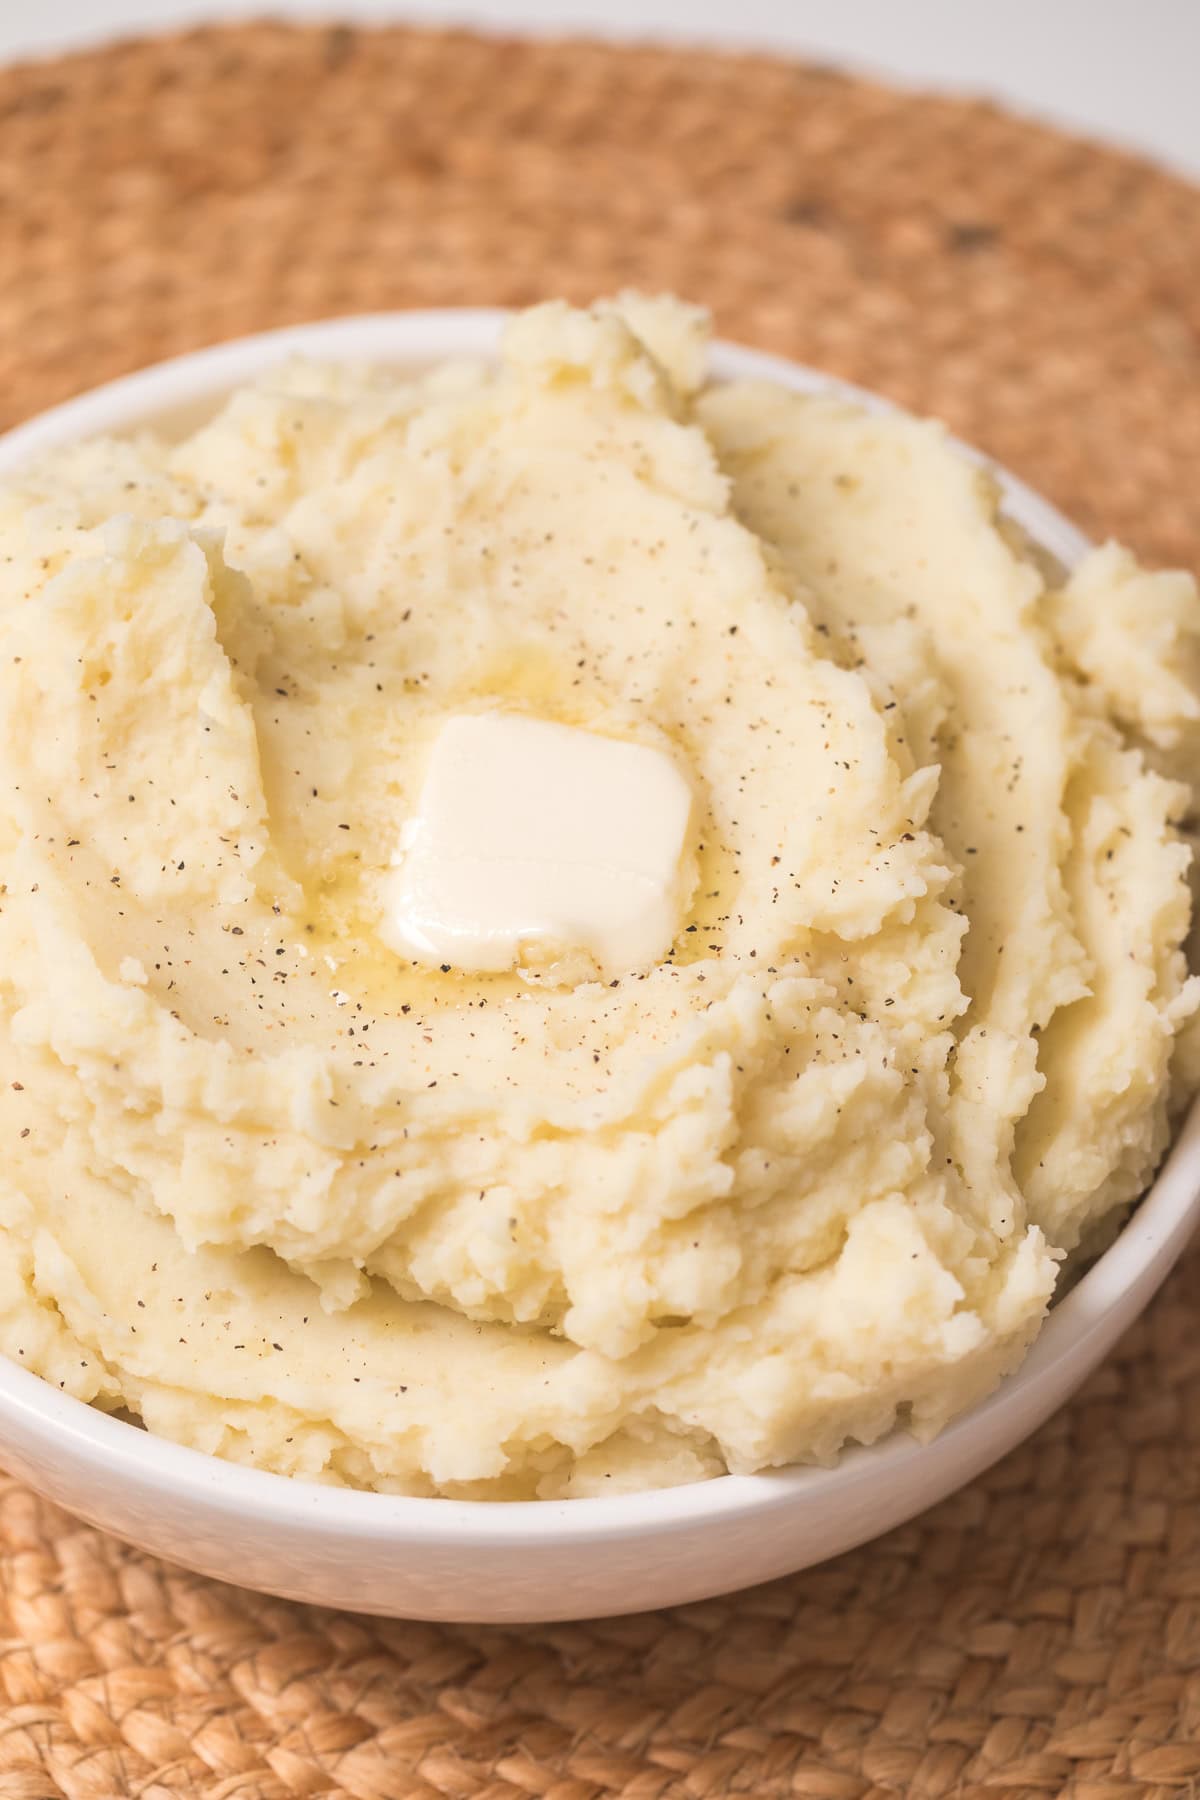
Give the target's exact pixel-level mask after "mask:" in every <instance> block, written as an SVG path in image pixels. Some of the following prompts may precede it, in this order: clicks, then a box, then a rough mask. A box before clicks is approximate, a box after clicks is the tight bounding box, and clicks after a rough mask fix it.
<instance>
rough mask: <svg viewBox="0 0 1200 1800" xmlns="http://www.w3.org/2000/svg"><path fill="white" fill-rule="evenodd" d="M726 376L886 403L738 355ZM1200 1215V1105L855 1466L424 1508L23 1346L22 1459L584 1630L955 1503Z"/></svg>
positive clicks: (229, 1575) (285, 1544) (55, 441)
mask: <svg viewBox="0 0 1200 1800" xmlns="http://www.w3.org/2000/svg"><path fill="white" fill-rule="evenodd" d="M502 319H503V315H502V314H501V313H496V312H473V311H472V312H467V311H462V312H454V311H447V312H428V313H407V314H396V315H394V316H389V315H382V316H379V317H371V318H361V319H340V320H335V321H332V322H330V323H327V324H319V325H309V326H300V327H298V328H296V329H293V330H287V331H277V332H268V333H266V334H264V335H262V336H259V337H254V338H247V339H244V340H242V341H240V342H238V343H233V344H227V345H221V346H219V347H217V348H216V349H212V350H202V351H200V352H199V353H197V354H196V355H193V356H185V357H181V358H179V359H177V360H176V361H173V362H168V363H163V364H162V365H160V366H159V367H158V368H153V369H147V370H145V371H143V372H142V373H141V374H137V375H132V376H130V377H128V378H127V379H126V380H123V381H117V382H113V383H111V384H110V385H109V386H107V387H103V388H99V389H97V390H96V391H95V392H93V393H90V394H85V395H83V396H82V397H81V398H80V399H77V400H72V401H69V402H68V403H67V404H66V405H65V406H60V407H57V408H55V409H54V411H52V412H49V413H46V414H44V415H43V416H42V417H41V418H38V419H35V420H33V421H32V422H31V423H29V424H27V425H23V426H21V427H19V428H18V429H17V430H16V431H13V432H11V433H9V435H8V436H7V437H5V438H3V439H0V474H3V473H5V472H6V471H9V470H11V469H13V468H15V467H16V466H17V465H18V464H19V463H22V462H24V461H26V460H27V459H28V458H29V457H31V456H32V455H34V454H35V453H38V452H41V451H44V450H48V449H51V448H53V447H55V446H57V445H61V444H64V443H68V442H70V441H72V440H75V439H78V438H83V437H91V436H95V435H96V434H98V433H102V432H121V431H127V430H129V429H130V428H132V427H134V426H135V425H137V424H139V423H142V422H145V421H154V422H155V423H157V424H159V425H160V426H165V428H167V429H181V428H183V427H186V426H187V425H189V424H191V423H193V422H195V421H198V420H199V419H200V418H203V417H204V416H206V415H207V414H208V413H210V412H211V411H212V410H214V408H215V406H216V404H217V402H218V401H219V399H220V398H221V396H222V395H223V394H224V393H225V392H226V391H227V390H228V389H229V388H231V387H233V386H235V385H237V384H238V383H240V382H244V381H246V380H248V379H249V378H251V377H253V376H255V375H257V374H258V373H259V372H260V371H261V370H262V369H264V368H265V367H267V366H269V365H270V364H272V363H274V362H277V361H279V360H280V359H282V358H284V357H288V356H292V355H295V354H297V353H299V354H303V355H311V356H315V357H320V358H324V359H326V360H354V361H374V362H387V363H393V364H400V365H408V366H410V367H416V366H419V365H422V364H426V363H428V362H431V361H434V360H437V359H440V358H444V357H450V356H463V355H466V356H479V355H482V356H487V355H490V354H492V353H493V352H494V350H495V347H496V341H497V334H498V331H499V328H500V325H501V322H502ZM713 369H714V373H715V374H716V375H717V377H719V378H732V377H743V376H757V377H767V378H769V379H771V380H773V381H777V382H782V383H783V384H784V385H785V386H788V387H793V388H800V389H804V390H806V391H821V390H825V391H828V390H833V391H836V392H841V393H845V394H849V395H852V396H853V397H854V398H856V399H857V400H859V401H860V402H863V403H865V404H867V405H869V406H872V407H876V408H882V407H884V406H885V403H884V402H883V401H880V400H879V399H877V398H876V397H874V396H871V395H866V394H863V393H862V392H860V391H859V390H856V389H853V388H848V387H846V386H845V385H844V384H842V383H838V382H835V381H832V380H829V379H827V378H826V377H825V376H822V375H819V374H817V373H815V372H814V371H812V370H810V369H804V368H799V367H797V366H796V365H794V364H792V363H787V362H782V361H780V360H778V359H776V358H773V357H768V356H761V355H757V354H755V353H754V352H751V351H749V350H742V349H739V348H736V347H735V346H733V345H728V344H721V345H718V346H717V348H716V350H715V353H714V356H713ZM996 473H997V475H998V477H999V479H1000V481H1001V485H1002V487H1003V490H1004V493H1005V505H1006V510H1007V512H1008V513H1009V514H1010V515H1011V517H1012V518H1013V519H1015V520H1016V521H1017V522H1018V523H1019V524H1020V525H1021V526H1023V527H1024V529H1025V530H1026V531H1027V532H1028V533H1029V534H1030V536H1031V537H1032V538H1034V539H1035V540H1036V541H1037V542H1038V543H1039V544H1041V545H1042V546H1044V548H1046V549H1047V550H1049V551H1050V552H1051V553H1052V554H1053V555H1054V556H1056V557H1057V558H1058V559H1059V560H1060V561H1061V562H1062V563H1064V564H1066V565H1068V566H1070V565H1071V564H1073V563H1074V562H1075V561H1077V560H1078V558H1079V556H1080V555H1081V554H1082V553H1083V551H1084V549H1085V548H1086V544H1085V540H1084V539H1083V538H1082V537H1081V536H1080V534H1079V533H1078V532H1077V531H1076V530H1075V529H1074V527H1073V526H1071V525H1069V524H1068V523H1067V521H1066V520H1065V519H1064V518H1062V516H1061V515H1060V514H1058V513H1056V512H1055V511H1054V510H1053V508H1051V507H1050V506H1048V505H1047V504H1046V503H1045V502H1044V501H1043V500H1040V499H1039V498H1038V497H1037V496H1036V495H1035V494H1033V493H1031V492H1030V491H1029V489H1028V488H1026V487H1024V486H1022V485H1021V483H1020V482H1017V481H1015V480H1013V479H1012V478H1011V477H1009V476H1008V475H1006V474H1004V472H1003V471H1000V470H997V471H996ZM1198 1216H1200V1109H1196V1110H1193V1112H1192V1114H1191V1117H1190V1118H1189V1120H1188V1122H1187V1124H1186V1126H1185V1128H1184V1130H1183V1132H1182V1134H1181V1136H1180V1137H1179V1140H1178V1141H1177V1143H1176V1144H1175V1147H1174V1149H1173V1151H1172V1153H1171V1155H1170V1157H1169V1159H1168V1160H1167V1162H1166V1164H1165V1166H1164V1168H1163V1169H1162V1171H1161V1173H1160V1174H1159V1177H1158V1179H1157V1181H1156V1182H1155V1183H1154V1186H1153V1187H1152V1188H1151V1190H1150V1192H1149V1194H1148V1195H1147V1196H1146V1198H1145V1200H1144V1201H1143V1203H1142V1204H1141V1206H1140V1207H1139V1208H1138V1210H1137V1211H1136V1212H1135V1213H1134V1215H1133V1217H1132V1218H1131V1220H1130V1222H1129V1223H1128V1224H1127V1225H1126V1227H1125V1229H1124V1230H1123V1231H1122V1233H1121V1234H1120V1236H1119V1237H1118V1239H1117V1240H1116V1242H1115V1243H1114V1244H1113V1246H1112V1248H1111V1249H1110V1250H1109V1251H1108V1252H1107V1253H1106V1254H1105V1255H1104V1256H1103V1257H1101V1258H1100V1259H1099V1261H1098V1262H1097V1263H1096V1264H1095V1265H1094V1267H1092V1268H1091V1269H1090V1270H1089V1271H1088V1272H1087V1274H1086V1275H1084V1276H1083V1278H1082V1279H1081V1280H1080V1281H1079V1282H1078V1283H1077V1284H1076V1286H1075V1287H1073V1288H1072V1289H1071V1291H1070V1292H1069V1293H1067V1294H1066V1295H1065V1297H1064V1298H1063V1299H1062V1300H1061V1301H1060V1302H1059V1304H1058V1305H1056V1306H1055V1307H1054V1308H1053V1310H1052V1312H1051V1314H1050V1317H1049V1319H1048V1320H1047V1322H1046V1325H1045V1327H1044V1329H1043V1331H1042V1333H1041V1336H1040V1337H1039V1338H1038V1340H1037V1342H1036V1343H1035V1345H1034V1347H1033V1349H1032V1350H1031V1352H1030V1353H1029V1355H1028V1357H1027V1358H1026V1359H1025V1361H1024V1363H1023V1364H1022V1365H1021V1367H1020V1369H1019V1370H1018V1371H1017V1372H1016V1373H1015V1374H1014V1375H1012V1376H1010V1377H1009V1378H1008V1380H1007V1381H1005V1382H1004V1384H1003V1385H1002V1386H1001V1387H1000V1389H999V1390H998V1391H997V1392H996V1393H995V1394H993V1395H992V1397H991V1398H990V1399H988V1400H986V1401H984V1402H983V1403H982V1404H981V1405H979V1406H977V1407H975V1408H974V1409H973V1410H972V1411H971V1412H969V1413H967V1414H965V1415H964V1416H963V1417H962V1418H960V1419H959V1420H958V1421H957V1422H956V1423H955V1424H953V1425H951V1426H950V1427H949V1429H948V1430H946V1431H945V1432H943V1433H942V1435H941V1436H940V1437H939V1438H937V1439H936V1440H935V1441H934V1442H933V1443H932V1444H929V1445H925V1446H922V1445H919V1444H917V1443H916V1442H914V1440H913V1439H912V1438H910V1437H907V1436H904V1435H902V1434H899V1433H894V1434H893V1435H892V1436H890V1437H888V1438H887V1439H885V1440H884V1441H882V1442H880V1443H878V1444H876V1445H874V1446H872V1447H871V1448H870V1449H854V1450H850V1451H847V1452H846V1454H845V1455H844V1456H843V1457H842V1458H841V1460H840V1462H839V1463H838V1465H837V1467H836V1468H833V1469H805V1468H794V1469H785V1470H780V1471H777V1472H774V1473H771V1474H766V1475H754V1476H733V1475H726V1476H722V1477H721V1478H720V1479H718V1480H715V1481H710V1482H705V1483H702V1484H700V1485H698V1486H694V1487H684V1488H669V1489H665V1490H662V1491H659V1492H657V1493H648V1494H633V1495H621V1496H616V1497H614V1498H611V1499H596V1500H570V1501H545V1502H540V1503H539V1502H522V1503H517V1504H510V1505H505V1504H502V1503H496V1502H472V1501H457V1500H409V1499H400V1498H395V1497H393V1496H391V1495H383V1494H368V1493H358V1492H353V1491H350V1490H347V1489H344V1488H336V1487H322V1486H317V1485H315V1484H312V1483H308V1482H299V1481H289V1480H287V1479H286V1478H285V1477H282V1476H278V1475H268V1474H263V1473H260V1472H258V1471H256V1470H253V1469H246V1468H241V1467H238V1466H236V1465H235V1464H232V1463H227V1462H221V1461H218V1460H216V1459H215V1458H211V1457H206V1456H202V1455H200V1454H199V1453H198V1452H197V1451H194V1450H187V1449H184V1448H182V1447H181V1446H180V1445H178V1444H172V1443H168V1442H167V1441H165V1440H164V1439H161V1438H156V1437H151V1436H150V1435H149V1434H148V1433H146V1432H144V1431H142V1430H139V1429H138V1428H137V1427H136V1426H133V1425H129V1424H125V1423H123V1422H122V1421H120V1420H118V1419H113V1418H109V1417H107V1416H106V1415H104V1414H103V1413H100V1412H97V1411H95V1410H94V1409H92V1408H90V1407H87V1406H84V1405H82V1404H81V1403H80V1402H79V1401H76V1400H72V1399H69V1398H67V1397H66V1396H65V1395H63V1394H60V1393H59V1392H58V1391H57V1390H56V1389H54V1388H52V1387H50V1386H49V1385H48V1384H47V1383H45V1382H43V1381H41V1380H39V1379H38V1378H37V1377H36V1376H34V1375H31V1374H30V1373H29V1372H28V1371H27V1370H24V1369H21V1368H18V1367H16V1366H15V1365H14V1364H13V1363H11V1362H9V1361H7V1360H5V1359H4V1358H3V1357H0V1460H2V1461H3V1462H4V1464H6V1465H7V1467H8V1468H9V1469H10V1470H11V1471H12V1472H13V1473H14V1474H16V1475H18V1476H20V1477H21V1479H22V1480H24V1481H27V1482H28V1483H29V1485H30V1486H31V1487H33V1488H35V1489H36V1490H37V1491H38V1492H39V1493H41V1494H44V1495H45V1496H46V1497H47V1498H49V1499H51V1500H54V1501H57V1502H58V1504H59V1505H61V1506H64V1507H66V1508H67V1509H68V1510H69V1511H71V1512H73V1513H78V1514H79V1515H80V1516H81V1517H82V1518H84V1519H87V1520H88V1521H89V1522H90V1523H92V1524H94V1525H99V1526H102V1527H103V1528H104V1529H105V1530H107V1531H112V1532H115V1533H116V1534H117V1535H118V1536H120V1537H123V1538H127V1539H128V1540H129V1541H130V1542H131V1543H133V1544H136V1545H138V1546H139V1547H140V1548H141V1549H144V1550H148V1551H152V1552H153V1553H154V1554H155V1555H159V1556H165V1557H169V1558H170V1559H172V1560H173V1561H175V1562H178V1563H183V1564H185V1565H186V1566H187V1567H189V1568H192V1569H197V1570H199V1571H201V1572H202V1573H203V1574H206V1575H213V1576H217V1577H219V1578H220V1579H222V1580H224V1581H232V1582H236V1583H239V1584H241V1585H242V1586H247V1587H255V1588H261V1589H264V1590H266V1591H268V1592H271V1593H276V1594H283V1595H287V1596H289V1597H290V1598H293V1599H297V1600H309V1601H316V1602H320V1603H322V1604H324V1605H329V1606H342V1607H353V1608H355V1609H357V1610H359V1611H361V1612H373V1613H385V1614H390V1615H392V1616H397V1617H408V1618H422V1619H460V1620H477V1621H495V1622H502V1621H517V1620H534V1619H574V1618H587V1617H594V1616H597V1615H600V1614H606V1613H619V1612H633V1611H640V1610H643V1609H646V1608H650V1607H659V1606H673V1605H678V1604H681V1603H682V1602H684V1601H688V1600H697V1599H701V1598H704V1597H705V1596H707V1595H710V1594H718V1593H724V1592H728V1591H729V1590H730V1589H732V1588H738V1587H746V1586H749V1585H750V1584H752V1583H754V1582H759V1581H767V1580H769V1579H771V1578H772V1577H775V1576H778V1575H785V1574H788V1573H790V1572H791V1571H793V1570H796V1569H802V1568H806V1567H808V1566H809V1565H810V1564H812V1563H816V1562H820V1561H822V1560H823V1559H824V1558H826V1557H830V1556H836V1555H838V1554H839V1553H840V1552H841V1551H843V1550H849V1549H851V1548H852V1547H853V1546H854V1545H856V1544H861V1543H864V1542H866V1541H867V1540H868V1539H869V1538H873V1537H875V1536H877V1535H878V1534H879V1533H880V1532H883V1531H887V1530H888V1529H889V1528H890V1527H892V1526H893V1525H899V1524H900V1523H902V1522H903V1521H904V1520H905V1519H909V1518H911V1517H912V1516H913V1515H914V1514H916V1513H918V1512H920V1511H922V1510H923V1509H924V1508H925V1507H927V1506H930V1505H932V1504H933V1503H934V1502H935V1501H938V1500H941V1499H943V1498H944V1497H945V1496H946V1495H947V1494H950V1493H952V1492H953V1491H954V1490H955V1489H956V1488H958V1487H961V1486H962V1484H963V1483H964V1482H967V1481H970V1480H971V1478H972V1477H973V1476H975V1475H978V1474H979V1473H980V1471H981V1470H983V1469H986V1468H987V1467H988V1466H989V1464H991V1463H993V1462H995V1461H996V1460H997V1459H998V1458H999V1457H1001V1456H1003V1455H1004V1454H1005V1452H1006V1451H1008V1450H1011V1449H1012V1448H1013V1446H1014V1445H1015V1444H1018V1443H1020V1442H1021V1440H1022V1439H1023V1438H1025V1437H1027V1436H1028V1435H1029V1433H1030V1432H1032V1431H1034V1430H1035V1429H1036V1428H1037V1426H1039V1425H1040V1424H1041V1423H1042V1421H1043V1420H1044V1419H1046V1418H1047V1417H1048V1416H1049V1415H1050V1414H1051V1413H1052V1412H1054V1411H1055V1409H1056V1408H1057V1407H1059V1406H1061V1405H1062V1403H1063V1401H1064V1400H1065V1399H1066V1398H1067V1396H1068V1395H1069V1394H1071V1393H1072V1392H1073V1390H1074V1389H1075V1388H1076V1387H1078V1385H1079V1383H1080V1382H1081V1381H1083V1379H1084V1378H1085V1376H1087V1375H1088V1374H1089V1373H1090V1372H1091V1371H1092V1369H1094V1368H1095V1367H1096V1365H1097V1363H1098V1362H1099V1361H1100V1360H1101V1358H1102V1357H1103V1356H1104V1355H1105V1354H1106V1353H1107V1352H1108V1350H1109V1349H1111V1347H1112V1345H1113V1344H1114V1343H1115V1342H1116V1340H1117V1338H1119V1337H1120V1335H1121V1333H1122V1332H1123V1331H1125V1329H1126V1328H1127V1327H1128V1326H1129V1325H1130V1324H1131V1323H1132V1321H1133V1320H1134V1319H1135V1318H1136V1317H1137V1315H1138V1313H1139V1312H1140V1311H1141V1310H1142V1308H1143V1307H1144V1306H1145V1305H1146V1302H1147V1301H1148V1300H1149V1299H1150V1296H1151V1295H1152V1294H1153V1293H1154V1291H1155V1289H1156V1288H1157V1287H1158V1286H1159V1284H1160V1282H1161V1281H1162V1280H1163V1278H1164V1276H1165V1275H1166V1273H1167V1271H1168V1270H1169V1269H1170V1267H1171V1265H1172V1264H1173V1263H1174V1262H1175V1261H1176V1259H1177V1258H1178V1256H1179V1254H1180V1252H1181V1251H1182V1250H1183V1248H1184V1245H1185V1244H1186V1242H1187V1240H1188V1238H1189V1236H1190V1235H1191V1232H1192V1229H1193V1227H1194V1226H1195V1224H1196V1222H1197V1218H1198Z"/></svg>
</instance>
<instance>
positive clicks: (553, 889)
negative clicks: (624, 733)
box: [382, 712, 692, 976]
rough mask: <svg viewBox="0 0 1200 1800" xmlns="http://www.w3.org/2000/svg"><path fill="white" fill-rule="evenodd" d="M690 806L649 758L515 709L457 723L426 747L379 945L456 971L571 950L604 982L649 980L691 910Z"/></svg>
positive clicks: (662, 759) (665, 764)
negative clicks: (637, 975) (636, 974)
mask: <svg viewBox="0 0 1200 1800" xmlns="http://www.w3.org/2000/svg"><path fill="white" fill-rule="evenodd" d="M691 810H692V791H691V788H690V787H689V785H688V783H687V781H686V780H685V778H684V776H683V775H682V774H681V773H680V771H679V769H678V768H677V767H676V765H675V764H674V762H672V760H671V758H670V757H669V756H665V755H663V753H662V752H661V751H658V750H653V749H650V748H648V747H647V746H646V745H644V744H633V743H626V742H623V741H621V740H620V739H617V738H609V737H603V736H601V735H600V734H599V733H597V732H593V731H581V730H578V729H576V728H575V727H574V726H569V725H556V724H552V723H550V722H549V721H547V720H543V719H533V718H529V717H527V716H525V715H523V714H518V713H503V712H489V713H464V714H459V715H457V716H456V717H454V718H451V719H449V720H448V721H447V723H446V724H445V725H444V726H443V727H442V729H441V731H440V732H439V733H438V735H437V738H436V739H435V740H434V744H433V748H432V751H431V753H430V757H429V763H428V767H427V769H426V774H425V781H424V785H423V787H422V790H421V797H420V801H419V804H418V810H417V814H416V817H415V818H413V819H410V820H409V822H408V824H407V825H406V827H405V829H404V834H403V838H402V841H401V847H400V850H399V853H398V855H397V857H396V865H397V866H396V868H395V870H394V871H393V873H392V874H391V875H390V876H389V877H388V879H387V882H386V884H385V895H384V907H385V918H384V921H383V925H382V936H383V937H384V939H385V941H386V942H387V943H388V944H389V945H390V946H391V947H392V948H393V949H396V950H399V951H401V952H403V953H405V954H407V955H408V956H410V957H414V958H417V959H419V960H421V961H423V962H432V963H439V964H440V963H450V964H452V965H453V967H455V968H456V969H462V970H467V971H479V972H489V971H499V970H504V969H511V968H513V967H514V966H516V965H517V964H518V963H519V962H521V961H523V960H529V958H530V953H531V952H534V953H536V954H538V955H540V956H541V957H542V958H543V959H544V958H545V957H547V956H549V957H551V958H553V957H554V956H555V955H561V954H564V953H567V952H570V951H580V950H582V951H586V952H587V953H588V954H589V955H590V956H591V958H592V959H593V961H594V962H595V963H597V964H598V965H599V967H600V969H601V970H602V971H603V972H604V973H605V974H606V975H610V976H611V975H619V974H625V973H629V972H631V971H633V970H643V969H646V968H649V967H651V966H652V965H653V964H654V963H656V962H658V961H660V960H661V959H662V957H664V956H665V955H666V953H667V951H668V950H669V949H670V947H671V943H672V940H673V939H674V936H675V933H676V932H677V930H678V929H679V924H680V919H681V915H682V912H683V909H684V907H685V906H686V904H687V902H688V899H689V898H690V895H689V891H688V890H689V888H690V886H691V860H692V859H691V857H690V856H689V855H687V848H688V831H689V824H690V819H691Z"/></svg>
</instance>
